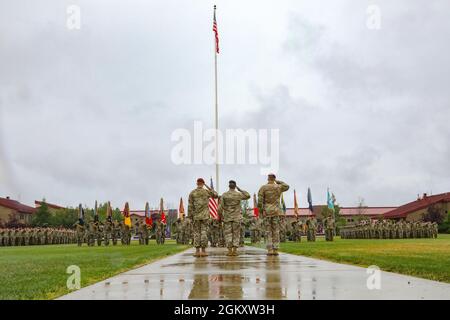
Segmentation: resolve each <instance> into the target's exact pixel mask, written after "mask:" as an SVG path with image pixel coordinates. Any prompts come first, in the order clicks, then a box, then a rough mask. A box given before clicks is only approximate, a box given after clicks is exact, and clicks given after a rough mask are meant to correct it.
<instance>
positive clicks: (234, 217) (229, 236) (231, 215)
mask: <svg viewBox="0 0 450 320" xmlns="http://www.w3.org/2000/svg"><path fill="white" fill-rule="evenodd" d="M228 187H229V190H228V191H227V192H225V193H224V194H222V196H221V197H220V201H219V210H218V211H219V216H220V218H221V220H222V221H223V223H224V235H225V242H226V245H227V248H228V253H227V256H237V255H238V252H237V248H238V247H239V245H240V241H241V237H242V236H241V228H242V225H243V223H242V220H243V219H242V208H241V201H243V200H248V199H250V194H249V193H248V192H247V191H245V190H242V189H241V188H239V187H238V186H237V185H236V182H235V181H234V180H230V181H229V183H228ZM244 232H245V229H244Z"/></svg>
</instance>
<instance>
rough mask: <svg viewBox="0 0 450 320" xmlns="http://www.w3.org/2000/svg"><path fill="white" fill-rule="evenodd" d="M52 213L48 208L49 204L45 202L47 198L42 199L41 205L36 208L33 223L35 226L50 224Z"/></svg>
mask: <svg viewBox="0 0 450 320" xmlns="http://www.w3.org/2000/svg"><path fill="white" fill-rule="evenodd" d="M51 218H52V215H51V213H50V211H49V210H48V205H47V203H46V202H45V198H44V199H42V202H41V205H40V207H39V208H38V209H37V210H36V213H35V214H34V215H33V219H32V221H31V224H32V225H33V226H35V227H41V226H48V225H50V223H51Z"/></svg>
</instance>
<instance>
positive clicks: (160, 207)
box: [159, 198, 167, 224]
mask: <svg viewBox="0 0 450 320" xmlns="http://www.w3.org/2000/svg"><path fill="white" fill-rule="evenodd" d="M159 212H160V213H161V222H162V223H164V224H167V220H166V214H165V213H164V200H163V198H161V201H160V202H159Z"/></svg>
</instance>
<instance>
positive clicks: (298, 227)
mask: <svg viewBox="0 0 450 320" xmlns="http://www.w3.org/2000/svg"><path fill="white" fill-rule="evenodd" d="M291 226H292V231H291V238H292V241H294V242H301V241H302V231H303V222H302V221H301V220H298V219H297V220H294V221H292V223H291Z"/></svg>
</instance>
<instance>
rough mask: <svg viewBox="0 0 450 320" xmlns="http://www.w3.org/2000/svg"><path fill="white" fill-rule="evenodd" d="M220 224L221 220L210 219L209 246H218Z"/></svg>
mask: <svg viewBox="0 0 450 320" xmlns="http://www.w3.org/2000/svg"><path fill="white" fill-rule="evenodd" d="M220 224H221V221H220V220H217V219H211V221H210V224H209V241H210V243H211V247H218V246H219V236H220Z"/></svg>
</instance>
